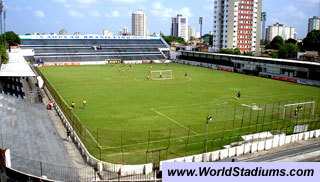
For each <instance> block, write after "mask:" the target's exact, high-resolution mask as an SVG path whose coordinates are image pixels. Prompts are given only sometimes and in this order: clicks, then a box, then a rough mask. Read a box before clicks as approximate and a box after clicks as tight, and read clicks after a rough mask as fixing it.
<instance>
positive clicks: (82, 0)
mask: <svg viewBox="0 0 320 182" xmlns="http://www.w3.org/2000/svg"><path fill="white" fill-rule="evenodd" d="M74 1H75V2H77V3H79V4H93V3H97V2H98V0H74Z"/></svg>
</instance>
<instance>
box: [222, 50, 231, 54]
mask: <svg viewBox="0 0 320 182" xmlns="http://www.w3.org/2000/svg"><path fill="white" fill-rule="evenodd" d="M220 52H221V53H224V54H234V50H233V49H221V50H220Z"/></svg>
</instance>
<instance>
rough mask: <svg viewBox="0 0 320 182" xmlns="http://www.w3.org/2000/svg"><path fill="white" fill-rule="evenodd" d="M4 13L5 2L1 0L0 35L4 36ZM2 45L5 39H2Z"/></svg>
mask: <svg viewBox="0 0 320 182" xmlns="http://www.w3.org/2000/svg"><path fill="white" fill-rule="evenodd" d="M2 13H3V0H0V34H1V36H3V31H2V30H3V26H2ZM2 38H3V39H2V44H3V45H4V37H2Z"/></svg>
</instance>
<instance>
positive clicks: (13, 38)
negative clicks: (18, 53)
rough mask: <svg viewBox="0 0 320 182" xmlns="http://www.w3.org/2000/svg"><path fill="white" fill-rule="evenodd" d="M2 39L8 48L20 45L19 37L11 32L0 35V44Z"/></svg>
mask: <svg viewBox="0 0 320 182" xmlns="http://www.w3.org/2000/svg"><path fill="white" fill-rule="evenodd" d="M4 37H5V38H6V43H7V44H8V45H9V46H16V45H20V44H21V39H20V37H19V36H18V35H17V34H15V33H14V32H12V31H9V32H6V33H5V34H4V35H3V34H2V36H1V42H3V38H4Z"/></svg>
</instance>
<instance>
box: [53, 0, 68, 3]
mask: <svg viewBox="0 0 320 182" xmlns="http://www.w3.org/2000/svg"><path fill="white" fill-rule="evenodd" d="M53 2H57V3H66V2H67V1H66V0H53Z"/></svg>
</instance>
